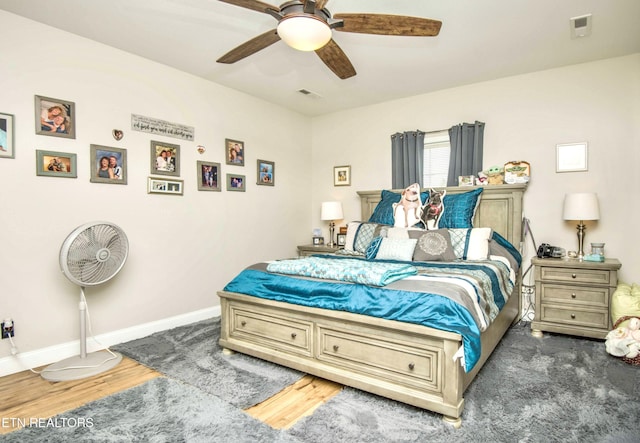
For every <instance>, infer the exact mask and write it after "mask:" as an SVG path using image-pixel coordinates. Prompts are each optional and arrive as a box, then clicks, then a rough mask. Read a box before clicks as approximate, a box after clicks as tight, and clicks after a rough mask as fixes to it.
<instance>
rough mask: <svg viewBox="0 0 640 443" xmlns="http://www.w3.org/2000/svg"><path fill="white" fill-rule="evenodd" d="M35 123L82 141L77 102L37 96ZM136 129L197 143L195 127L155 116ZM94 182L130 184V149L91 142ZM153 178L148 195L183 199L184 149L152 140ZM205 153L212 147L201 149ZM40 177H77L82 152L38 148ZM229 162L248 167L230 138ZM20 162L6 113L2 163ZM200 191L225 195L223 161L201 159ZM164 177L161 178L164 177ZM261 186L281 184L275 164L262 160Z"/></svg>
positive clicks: (237, 185)
mask: <svg viewBox="0 0 640 443" xmlns="http://www.w3.org/2000/svg"><path fill="white" fill-rule="evenodd" d="M34 123H35V133H36V135H43V136H50V137H59V138H66V139H75V138H76V104H75V103H74V102H72V101H69V100H65V99H59V98H53V97H47V96H41V95H35V96H34ZM131 129H132V130H133V131H140V132H147V133H150V134H154V135H156V134H157V135H166V136H169V137H174V138H180V139H184V140H189V141H193V140H194V128H192V127H189V126H185V125H181V124H177V123H172V122H166V121H164V120H159V119H155V118H151V117H144V116H140V115H135V114H132V115H131ZM111 134H112V136H113V138H114V140H115V141H116V142H119V141H121V140H122V139H123V138H124V135H125V134H124V131H122V130H121V129H113V130H112V131H111ZM89 148H90V151H89V157H90V170H89V181H90V182H91V183H102V184H116V185H127V184H128V178H127V175H128V165H127V149H126V148H122V147H113V146H105V145H101V144H90V146H89ZM149 149H150V152H149V169H150V174H151V175H150V176H149V177H148V179H147V193H149V194H169V195H183V194H184V180H182V179H180V178H179V177H180V172H181V152H180V150H181V146H180V145H178V144H174V143H168V142H166V141H159V140H150V146H149ZM196 150H197V152H198V153H199V154H201V155H202V154H204V153H205V152H206V149H205V148H204V146H202V145H197V146H196ZM35 152H36V175H37V176H44V177H56V178H77V177H78V164H77V157H78V156H77V154H76V153H73V152H61V151H57V150H55V151H54V150H47V149H36V151H35ZM224 156H225V163H226V164H227V165H229V166H240V167H244V166H245V143H244V142H243V141H240V140H236V139H230V138H225V151H224ZM2 158H9V159H13V158H15V117H14V115H13V114H9V113H4V112H0V159H2ZM196 166H197V190H198V191H218V192H219V191H221V190H222V179H223V177H222V170H221V163H219V162H215V161H205V160H197V161H196ZM159 176H160V177H159ZM256 177H257V179H256V184H257V185H259V186H275V162H273V161H269V160H260V159H259V160H257V161H256ZM226 188H227V191H234V192H245V191H246V175H245V174H237V173H227V174H226Z"/></svg>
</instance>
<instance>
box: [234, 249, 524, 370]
mask: <svg viewBox="0 0 640 443" xmlns="http://www.w3.org/2000/svg"><path fill="white" fill-rule="evenodd" d="M315 257H323V258H324V259H325V260H331V261H332V262H333V263H332V264H331V265H330V266H331V267H332V269H340V268H344V269H345V270H346V269H349V268H351V269H350V270H349V271H348V272H347V274H354V273H356V272H357V271H356V269H355V268H357V267H358V265H359V266H360V267H362V268H369V267H371V265H372V262H371V261H366V260H364V259H359V258H345V257H336V256H314V258H315ZM350 261H355V263H351V262H350ZM285 262H289V260H287V261H285ZM274 263H279V262H272V263H257V264H255V265H253V266H250V267H249V268H247V269H245V270H243V271H242V272H240V274H238V276H236V277H235V278H234V279H233V280H232V281H231V282H229V283H228V284H227V285H226V286H225V288H224V290H225V291H229V292H236V293H240V294H246V295H251V296H255V297H260V298H264V299H269V300H275V301H280V302H286V303H292V304H297V305H302V306H309V307H316V308H322V309H329V310H339V311H345V312H351V313H355V314H362V315H368V316H372V317H378V318H384V319H387V320H396V321H401V322H407V323H414V324H420V325H424V326H429V327H432V328H435V329H440V330H444V331H450V332H454V333H458V334H460V335H461V336H462V344H463V352H462V353H461V354H462V356H461V363H462V364H463V366H464V368H465V370H466V371H470V370H471V369H472V368H473V367H474V366H475V364H476V363H477V361H478V360H479V358H480V354H481V342H480V334H481V332H482V331H483V330H484V329H486V328H487V327H488V325H489V324H490V323H491V321H493V319H494V318H495V317H496V316H497V314H498V313H499V311H500V309H501V308H502V307H503V306H504V304H505V303H506V301H507V300H508V296H509V294H511V291H512V289H513V287H514V282H513V281H511V280H510V279H509V267H508V266H507V265H506V264H505V263H503V262H500V261H492V260H487V261H473V262H471V261H469V262H465V261H460V262H410V264H409V263H405V262H395V261H389V262H387V264H388V265H394V266H380V267H379V269H378V270H377V274H376V273H373V274H371V275H369V276H368V277H367V279H372V281H373V282H374V283H371V282H369V283H364V282H363V281H358V280H359V278H357V277H353V276H351V277H346V279H345V278H343V277H341V276H331V278H324V277H328V276H329V275H328V274H326V275H323V276H320V277H319V276H318V275H303V276H299V275H292V274H290V273H287V272H284V271H291V269H292V268H293V267H292V266H291V265H292V264H291V263H284V266H272V265H273V264H274ZM302 263H304V262H302ZM375 263H378V262H377V261H376V262H375ZM380 263H384V262H380ZM302 266H304V265H303V264H302V265H301V267H302ZM285 268H286V269H285ZM411 268H413V269H411ZM276 270H277V271H278V272H275V271H276ZM315 272H318V271H315ZM331 272H332V273H333V272H334V271H333V270H332V271H331ZM387 272H389V274H387ZM403 273H406V275H404V276H402V277H401V278H396V277H397V276H400V275H401V274H403ZM365 274H366V273H365ZM392 275H393V276H392ZM334 277H335V278H334ZM350 279H351V280H355V281H350ZM387 280H388V281H387ZM383 281H387V283H386V284H384V285H382V284H375V283H376V282H377V283H381V282H383Z"/></svg>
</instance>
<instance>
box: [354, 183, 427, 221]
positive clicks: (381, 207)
mask: <svg viewBox="0 0 640 443" xmlns="http://www.w3.org/2000/svg"><path fill="white" fill-rule="evenodd" d="M380 197H381V199H380V201H379V202H378V205H377V206H376V207H375V209H374V210H373V213H372V214H371V217H369V220H367V221H368V222H369V223H378V224H381V225H390V226H393V224H394V217H393V210H394V206H393V204H394V203H398V202H400V199H402V194H399V193H397V192H391V191H387V190H383V191H382V192H381V193H380ZM428 198H429V193H428V192H421V193H420V201H421V202H422V203H424V202H426V201H427V199H428Z"/></svg>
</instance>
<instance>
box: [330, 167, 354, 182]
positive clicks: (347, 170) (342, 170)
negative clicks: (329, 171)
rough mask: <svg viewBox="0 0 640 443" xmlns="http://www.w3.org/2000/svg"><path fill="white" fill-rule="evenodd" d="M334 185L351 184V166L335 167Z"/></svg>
mask: <svg viewBox="0 0 640 443" xmlns="http://www.w3.org/2000/svg"><path fill="white" fill-rule="evenodd" d="M333 186H351V166H334V167H333Z"/></svg>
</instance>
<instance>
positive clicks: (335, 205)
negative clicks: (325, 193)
mask: <svg viewBox="0 0 640 443" xmlns="http://www.w3.org/2000/svg"><path fill="white" fill-rule="evenodd" d="M343 218H344V215H343V214H342V203H341V202H324V203H322V210H321V211H320V220H329V243H327V246H329V247H330V248H335V246H336V244H335V242H334V241H333V237H334V235H333V233H334V230H335V228H336V223H335V221H336V220H342V219H343Z"/></svg>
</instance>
